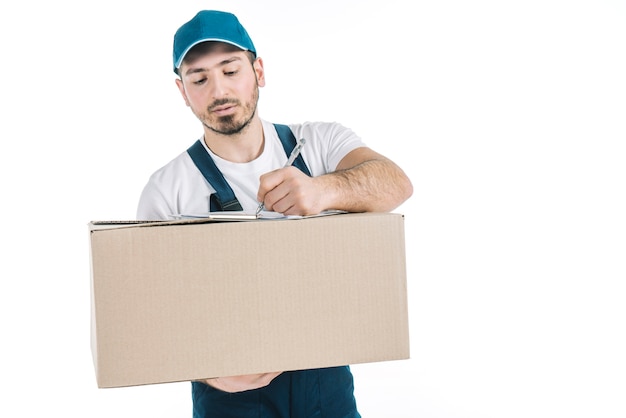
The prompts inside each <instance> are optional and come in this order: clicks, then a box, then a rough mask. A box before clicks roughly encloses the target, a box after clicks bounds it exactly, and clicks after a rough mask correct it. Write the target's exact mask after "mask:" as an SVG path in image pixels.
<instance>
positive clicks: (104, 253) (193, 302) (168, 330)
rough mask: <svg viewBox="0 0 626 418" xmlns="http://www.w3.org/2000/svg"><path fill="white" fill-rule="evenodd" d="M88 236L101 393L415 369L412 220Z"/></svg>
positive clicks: (349, 217) (170, 227) (98, 228)
mask: <svg viewBox="0 0 626 418" xmlns="http://www.w3.org/2000/svg"><path fill="white" fill-rule="evenodd" d="M89 232H90V250H91V276H92V277H91V280H92V282H91V290H92V295H91V297H92V341H91V344H92V354H93V360H94V366H95V371H96V379H97V383H98V387H101V388H108V387H121V386H133V385H143V384H152V383H165V382H176V381H185V380H197V379H203V378H209V377H216V376H232V375H241V374H251V373H262V372H270V371H284V370H300V369H308V368H317V367H330V366H338V365H345V364H357V363H366V362H378V361H387V360H401V359H407V358H409V332H408V312H407V311H408V309H407V292H406V290H407V289H406V265H405V263H406V260H405V242H404V217H403V216H402V215H400V214H389V213H364V214H342V215H333V216H325V217H316V218H306V219H298V220H255V221H246V222H207V221H198V220H196V221H178V222H163V223H145V224H142V223H136V224H124V223H121V224H116V223H111V224H107V223H97V222H91V223H90V224H89Z"/></svg>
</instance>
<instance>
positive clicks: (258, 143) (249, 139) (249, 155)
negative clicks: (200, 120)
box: [204, 117, 265, 163]
mask: <svg viewBox="0 0 626 418" xmlns="http://www.w3.org/2000/svg"><path fill="white" fill-rule="evenodd" d="M264 139H265V137H264V135H263V123H262V122H261V119H259V118H258V117H255V118H253V119H252V120H251V121H250V123H249V124H248V125H247V126H246V127H245V128H244V129H242V130H241V131H240V132H237V133H236V134H232V135H224V134H220V133H217V132H215V131H212V130H211V129H209V128H207V127H206V126H205V127H204V142H205V143H206V145H207V147H209V149H210V150H211V151H212V152H213V153H214V154H215V155H217V156H219V157H220V158H223V159H225V160H227V161H231V162H234V163H247V162H250V161H252V160H255V159H256V158H258V157H259V155H261V153H262V152H263V145H264Z"/></svg>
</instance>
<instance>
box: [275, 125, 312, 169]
mask: <svg viewBox="0 0 626 418" xmlns="http://www.w3.org/2000/svg"><path fill="white" fill-rule="evenodd" d="M274 127H275V128H276V132H277V133H278V137H279V138H280V142H281V143H282V144H283V148H284V149H285V153H286V154H287V155H288V156H289V155H290V154H291V151H292V150H293V149H294V148H295V147H296V144H297V141H296V137H295V136H293V132H291V128H290V127H289V126H287V125H279V124H277V123H275V124H274ZM293 165H294V166H296V167H298V168H299V169H300V171H302V172H303V173H304V174H306V175H307V176H309V177H310V176H311V173H310V172H309V168H308V167H307V166H306V163H305V162H304V159H303V158H302V154H300V155H298V158H296V160H295V161H294V162H293Z"/></svg>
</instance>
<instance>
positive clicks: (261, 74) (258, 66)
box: [252, 58, 265, 87]
mask: <svg viewBox="0 0 626 418" xmlns="http://www.w3.org/2000/svg"><path fill="white" fill-rule="evenodd" d="M252 68H254V73H255V74H256V81H257V84H258V85H259V87H265V70H264V69H263V59H261V58H257V59H256V60H255V61H254V64H252Z"/></svg>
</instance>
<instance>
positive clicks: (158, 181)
mask: <svg viewBox="0 0 626 418" xmlns="http://www.w3.org/2000/svg"><path fill="white" fill-rule="evenodd" d="M262 123H263V133H264V135H265V146H264V149H263V153H262V154H261V155H260V156H259V157H258V158H257V159H255V160H253V161H250V162H247V163H233V162H230V161H226V160H224V159H222V158H220V157H218V156H217V155H215V154H213V153H212V152H211V151H210V150H209V149H208V148H207V147H206V144H204V141H201V142H202V143H203V144H204V146H205V149H206V150H207V152H208V153H209V154H210V155H211V157H212V158H213V161H215V165H216V166H217V168H218V169H219V170H220V171H221V172H222V174H223V175H224V178H225V179H226V181H227V182H228V184H229V185H230V187H231V188H232V189H233V192H234V193H235V196H236V197H237V200H239V203H240V204H241V206H242V208H243V210H244V211H246V212H253V211H254V210H256V208H257V206H258V204H259V203H258V202H257V200H256V195H257V192H258V190H259V178H260V177H261V175H262V174H264V173H267V172H269V171H272V170H275V169H277V168H280V167H282V166H283V165H284V164H285V163H286V162H287V158H288V156H287V154H286V153H285V150H284V148H283V146H282V144H281V142H280V138H278V134H277V133H276V129H275V128H274V125H273V124H272V123H270V122H267V121H262ZM289 127H290V128H291V131H292V132H293V134H294V136H295V137H296V138H298V139H300V138H305V139H306V145H305V146H304V147H303V148H302V151H301V155H302V158H303V159H304V161H305V162H306V165H307V167H308V168H309V171H310V172H311V175H312V176H313V177H316V176H320V175H322V174H326V173H330V172H333V171H335V169H336V167H337V164H339V162H340V161H341V159H342V158H343V157H345V156H346V154H348V153H349V152H350V151H352V150H354V149H356V148H359V147H363V146H365V144H364V143H363V141H362V140H361V138H360V137H358V136H357V135H356V134H355V133H354V132H352V131H351V130H350V129H348V128H346V127H344V126H342V125H340V124H338V123H326V122H307V123H303V124H297V125H289ZM190 145H191V144H190ZM212 193H215V189H213V187H212V186H211V185H210V184H209V183H208V182H207V181H206V180H205V178H204V177H203V175H202V173H201V172H200V170H198V168H197V167H196V165H195V164H194V162H193V161H192V159H191V157H190V156H189V154H188V153H187V152H186V151H185V152H183V153H181V154H180V155H179V156H178V157H176V158H174V159H173V160H172V161H170V162H169V163H168V164H166V165H165V166H164V167H162V168H160V169H159V170H157V171H156V172H155V173H154V174H153V175H152V176H150V179H149V180H148V183H147V184H146V186H145V187H144V189H143V192H142V194H141V198H140V199H139V207H138V210H137V219H139V220H161V219H171V217H172V215H176V214H201V213H207V212H209V210H210V200H209V199H210V196H211V194H212Z"/></svg>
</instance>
